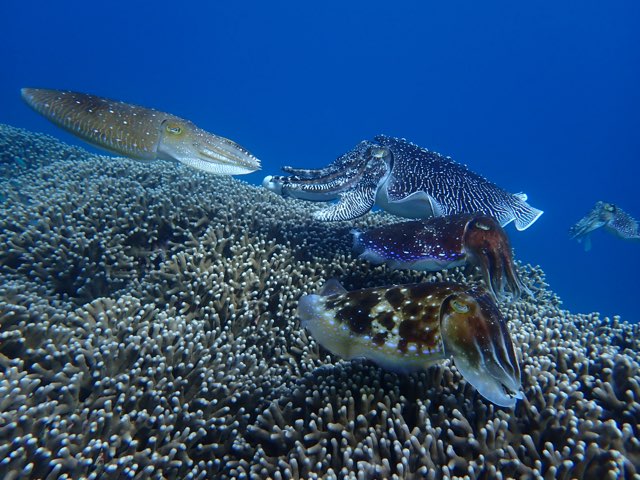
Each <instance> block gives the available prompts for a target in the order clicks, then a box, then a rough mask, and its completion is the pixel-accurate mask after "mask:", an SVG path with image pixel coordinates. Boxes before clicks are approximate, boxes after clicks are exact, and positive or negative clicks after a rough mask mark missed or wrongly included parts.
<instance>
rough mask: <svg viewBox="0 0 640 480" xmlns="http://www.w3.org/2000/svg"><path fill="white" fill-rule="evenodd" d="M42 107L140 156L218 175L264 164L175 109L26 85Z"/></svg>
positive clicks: (75, 129) (89, 135) (26, 95)
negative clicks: (169, 110)
mask: <svg viewBox="0 0 640 480" xmlns="http://www.w3.org/2000/svg"><path fill="white" fill-rule="evenodd" d="M21 92H22V98H23V99H24V100H25V102H27V104H28V105H29V106H30V107H31V108H33V109H34V110H35V111H36V112H38V113H40V114H41V115H43V116H44V117H45V118H47V119H48V120H50V121H51V122H53V123H54V124H56V125H58V126H59V127H61V128H63V129H65V130H66V131H68V132H70V133H72V134H74V135H75V136H77V137H79V138H81V139H82V140H84V141H85V142H87V143H90V144H92V145H94V146H96V147H100V148H103V149H105V150H107V151H110V152H113V153H117V154H120V155H125V156H127V157H130V158H134V159H138V160H156V159H158V160H174V161H178V162H180V163H183V164H185V165H188V166H189V167H192V168H195V169H198V170H203V171H205V172H208V173H212V174H215V175H240V174H245V173H250V172H253V171H255V170H259V169H260V161H259V160H258V159H257V158H256V157H254V156H253V155H252V154H250V153H249V152H248V151H247V150H246V149H244V148H243V147H241V146H240V145H238V144H237V143H235V142H234V141H232V140H229V139H228V138H224V137H221V136H218V135H215V134H213V133H209V132H206V131H205V130H202V129H201V128H198V127H197V126H195V125H194V124H193V123H192V122H190V121H188V120H184V119H182V118H180V117H176V116H175V115H171V114H169V113H164V112H160V111H158V110H154V109H151V108H145V107H140V106H138V105H131V104H128V103H124V102H120V101H116V100H110V99H107V98H102V97H98V96H95V95H88V94H85V93H79V92H70V91H62V90H48V89H41V88H23V89H22V91H21Z"/></svg>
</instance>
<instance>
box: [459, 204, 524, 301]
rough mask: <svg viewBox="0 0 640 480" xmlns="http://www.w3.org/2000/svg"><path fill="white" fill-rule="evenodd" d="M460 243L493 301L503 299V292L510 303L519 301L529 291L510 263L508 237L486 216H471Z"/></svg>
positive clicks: (511, 261) (511, 259)
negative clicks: (507, 293) (478, 271)
mask: <svg viewBox="0 0 640 480" xmlns="http://www.w3.org/2000/svg"><path fill="white" fill-rule="evenodd" d="M462 241H463V247H464V250H465V252H466V254H467V256H468V258H469V261H470V263H473V264H475V265H476V266H477V267H478V268H480V271H481V272H482V276H483V278H484V281H485V284H486V285H487V288H488V289H489V292H490V293H491V294H492V295H493V297H494V298H495V299H496V300H497V299H502V298H503V297H504V296H505V289H506V290H509V291H510V293H511V298H512V299H513V300H515V299H518V298H519V297H520V295H521V294H522V291H528V290H527V288H526V287H525V286H524V285H523V284H522V282H521V281H520V277H518V273H517V271H516V267H515V265H514V263H513V253H512V250H511V245H510V243H509V237H507V234H506V233H505V231H504V230H503V228H502V227H501V226H500V224H499V223H498V221H497V220H495V219H494V218H493V217H489V216H486V215H477V216H475V217H473V218H472V219H471V220H469V222H467V225H466V227H465V230H464V235H463V238H462Z"/></svg>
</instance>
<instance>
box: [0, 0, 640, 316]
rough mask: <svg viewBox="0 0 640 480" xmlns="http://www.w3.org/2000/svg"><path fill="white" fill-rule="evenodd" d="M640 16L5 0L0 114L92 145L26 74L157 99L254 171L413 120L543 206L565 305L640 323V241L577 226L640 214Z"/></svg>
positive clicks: (495, 7) (492, 5) (306, 158)
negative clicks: (607, 214)
mask: <svg viewBox="0 0 640 480" xmlns="http://www.w3.org/2000/svg"><path fill="white" fill-rule="evenodd" d="M400 3H401V6H400V7H398V6H397V4H400ZM392 5H393V6H392ZM639 24H640V3H639V2H637V1H635V0H629V1H620V2H617V1H612V2H597V1H571V2H546V3H544V4H541V3H539V2H536V3H532V2H507V1H498V2H475V1H473V2H472V1H465V2H438V3H436V2H425V1H414V2H393V3H392V2H378V1H353V2H344V1H340V2H338V1H326V2H277V1H274V2H257V1H249V2H207V3H206V4H205V2H193V3H176V2H164V1H157V2H131V1H128V2H124V1H112V2H86V1H82V2H81V1H67V2H64V3H63V2H34V1H24V0H21V1H20V2H5V4H4V5H3V14H2V17H1V18H0V37H1V40H2V52H3V54H2V69H1V70H0V73H1V75H0V122H3V123H9V124H11V125H15V126H19V127H24V128H28V129H32V130H35V131H43V132H47V133H50V134H53V135H55V136H57V137H59V138H62V139H64V140H65V141H68V142H73V143H78V144H79V143H80V142H79V141H76V140H75V139H74V138H73V137H71V136H69V135H67V134H65V133H64V132H62V131H61V130H59V129H57V128H55V127H54V126H53V125H51V124H49V123H48V122H47V121H46V120H44V119H43V118H41V117H39V116H38V115H36V114H35V113H34V112H32V111H31V110H30V109H28V108H27V107H26V106H25V105H24V104H23V103H22V102H21V100H20V97H19V89H20V87H24V86H32V87H45V88H60V89H71V90H78V91H82V92H86V93H94V94H98V95H102V96H106V97H110V98H116V99H121V100H124V101H128V102H131V103H136V104H140V105H145V106H149V107H155V108H157V109H160V110H164V111H168V112H171V113H174V114H176V115H179V116H182V117H185V118H188V119H190V120H192V121H194V122H195V123H196V124H197V125H199V126H201V127H203V128H205V129H207V130H211V131H213V132H215V133H218V134H220V135H224V136H227V137H230V138H233V139H234V140H236V141H238V142H239V143H240V144H242V145H244V146H245V147H247V148H248V149H249V150H251V151H252V152H253V153H254V154H255V155H256V156H258V157H259V158H261V159H262V161H263V166H264V169H263V171H262V172H259V173H255V174H251V175H248V176H246V177H244V178H245V179H246V180H248V181H250V182H253V183H259V182H260V181H261V179H262V177H263V176H264V175H266V174H272V173H276V172H277V171H278V169H279V167H280V166H282V165H295V166H321V165H324V164H326V163H328V162H330V161H331V160H333V159H334V158H335V157H336V156H338V155H339V154H341V153H343V152H345V151H346V150H349V149H351V148H352V147H353V146H354V145H355V144H356V143H357V142H358V141H360V140H362V139H366V138H371V137H372V136H373V135H375V134H378V133H385V134H388V135H395V136H402V137H406V138H407V139H409V140H411V141H413V142H415V143H418V144H419V145H421V146H424V147H427V148H430V149H433V150H436V151H438V152H440V153H443V154H447V155H451V156H452V157H453V158H454V159H456V160H458V161H460V162H462V163H466V164H468V165H469V166H470V167H471V168H472V169H473V170H475V171H476V172H478V173H481V174H483V175H485V176H486V177H488V178H489V179H490V180H492V181H494V182H496V183H498V184H499V185H501V186H503V187H504V188H506V189H507V190H510V191H513V192H519V191H524V192H526V193H527V194H528V195H529V202H530V204H531V205H533V206H534V207H536V208H540V209H543V210H544V211H545V214H544V215H543V216H542V217H541V218H540V220H538V222H537V223H536V224H535V225H534V226H533V227H531V228H530V229H528V230H527V231H525V232H516V231H515V229H514V228H513V227H509V233H510V234H511V238H512V241H513V244H514V246H515V249H516V256H517V257H518V258H520V259H522V260H524V261H526V262H530V263H533V264H539V265H541V266H542V267H543V268H544V270H545V271H546V272H547V277H548V281H549V283H550V284H551V287H552V288H553V289H554V290H555V291H556V292H558V294H559V295H560V296H561V297H562V299H563V300H564V302H565V306H566V307H567V308H569V309H570V310H572V311H575V312H590V311H600V312H602V313H603V314H604V315H614V314H620V315H622V316H623V318H624V319H627V320H630V321H637V320H639V319H640V314H639V313H638V308H637V303H638V300H637V298H638V297H637V291H638V280H637V278H638V272H639V271H640V243H637V244H634V243H626V242H623V241H621V240H619V239H617V238H614V237H611V236H609V235H607V234H605V233H602V232H597V233H596V234H595V235H594V237H593V249H592V251H591V252H588V253H585V252H584V251H583V250H582V248H581V246H579V245H578V244H577V243H576V242H574V241H571V240H570V239H569V238H568V236H567V229H568V228H569V226H570V225H571V224H572V223H574V222H575V221H577V220H578V219H579V218H580V217H581V216H582V215H584V214H585V213H586V212H587V211H588V210H589V209H590V208H591V207H592V205H593V204H594V203H595V202H596V201H597V200H600V199H602V200H606V201H609V202H614V203H616V204H618V205H619V206H620V207H621V208H623V209H625V210H626V211H628V212H629V213H631V214H632V215H634V216H635V217H636V218H640V199H639V198H638V195H637V191H638V190H637V189H638V174H639V173H640V168H639V167H638V161H639V160H640V134H639V133H638V127H639V126H640V124H639V117H638V112H640V89H639V88H638V85H640V47H639V45H640V29H638V25H639Z"/></svg>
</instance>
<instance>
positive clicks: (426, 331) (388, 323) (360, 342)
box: [298, 280, 523, 407]
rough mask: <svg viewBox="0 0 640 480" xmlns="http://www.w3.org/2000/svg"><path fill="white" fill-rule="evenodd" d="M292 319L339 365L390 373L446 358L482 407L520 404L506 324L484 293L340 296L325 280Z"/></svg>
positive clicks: (398, 290)
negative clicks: (358, 363)
mask: <svg viewBox="0 0 640 480" xmlns="http://www.w3.org/2000/svg"><path fill="white" fill-rule="evenodd" d="M298 317H299V318H300V320H301V323H302V326H304V327H305V328H306V329H307V330H308V331H309V332H310V333H311V335H312V336H313V338H314V339H315V340H316V341H317V342H318V343H319V344H320V345H322V346H323V347H325V348H326V349H327V350H329V351H330V352H331V353H333V354H335V355H338V356H339V357H342V358H345V359H353V358H358V357H364V358H366V359H369V360H372V361H373V362H375V363H377V364H378V365H380V366H382V367H384V368H387V369H389V370H393V371H397V372H411V371H414V370H419V369H426V368H428V367H429V366H431V365H433V364H434V363H436V362H440V361H442V360H444V359H446V358H450V357H451V358H453V362H454V363H455V365H456V367H457V368H458V370H459V371H460V373H461V374H462V376H463V377H464V378H465V380H467V381H468V382H469V383H470V384H471V385H473V386H474V387H475V388H476V389H477V390H478V392H479V393H480V394H481V395H482V396H483V397H485V398H486V399H487V400H490V401H491V402H493V403H495V404H496V405H500V406H502V407H514V406H515V404H516V401H517V400H518V399H521V398H523V393H522V386H521V380H520V366H519V364H518V360H517V358H516V353H515V349H514V347H513V342H512V340H511V335H510V333H509V329H508V328H507V324H506V321H505V319H504V317H503V316H502V314H501V313H500V311H499V310H498V307H497V306H496V304H495V303H494V302H493V300H492V299H491V296H490V295H489V294H488V293H487V292H486V290H483V289H480V288H478V287H467V286H463V285H458V284H454V283H419V284H410V285H395V286H391V287H380V288H367V289H364V290H354V291H351V292H347V291H346V290H345V289H344V288H343V287H342V286H341V285H340V283H339V282H338V281H337V280H330V281H328V282H327V283H326V284H325V287H324V288H323V290H322V291H321V293H320V294H318V295H316V294H312V295H304V296H303V297H302V298H301V299H300V301H299V303H298Z"/></svg>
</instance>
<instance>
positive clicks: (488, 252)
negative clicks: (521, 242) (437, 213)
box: [352, 213, 528, 300]
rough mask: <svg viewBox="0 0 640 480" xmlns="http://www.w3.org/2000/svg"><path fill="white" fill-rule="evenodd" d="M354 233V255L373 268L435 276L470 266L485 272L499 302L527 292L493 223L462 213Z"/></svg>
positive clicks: (506, 243) (502, 234) (505, 239)
mask: <svg viewBox="0 0 640 480" xmlns="http://www.w3.org/2000/svg"><path fill="white" fill-rule="evenodd" d="M352 233H353V236H354V237H353V247H354V250H355V251H356V252H359V253H360V258H362V259H364V260H368V261H370V262H371V263H374V264H380V263H386V264H387V265H388V266H389V267H391V268H403V269H411V270H427V271H432V272H433V271H438V270H444V269H446V268H451V267H457V266H461V265H465V264H470V265H474V266H476V267H478V268H479V269H480V271H481V273H482V276H483V278H484V282H485V284H486V285H487V288H488V290H489V293H491V295H493V297H494V298H495V299H496V300H498V299H504V298H505V290H508V291H509V292H510V296H511V299H512V300H515V299H518V298H519V297H520V295H521V293H522V292H523V291H525V292H528V289H527V288H526V287H525V286H524V285H523V284H522V282H521V281H520V278H519V277H518V273H517V270H516V267H515V265H514V263H513V254H512V250H511V245H510V243H509V238H508V237H507V234H506V233H505V231H504V230H503V229H502V227H501V226H500V224H499V223H498V222H497V221H496V220H495V219H494V218H493V217H488V216H486V215H477V214H468V213H460V214H456V215H448V216H446V217H433V218H428V219H425V220H412V221H408V222H401V223H394V224H389V225H385V226H382V227H378V228H374V229H371V230H367V231H366V232H361V231H359V230H352Z"/></svg>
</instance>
